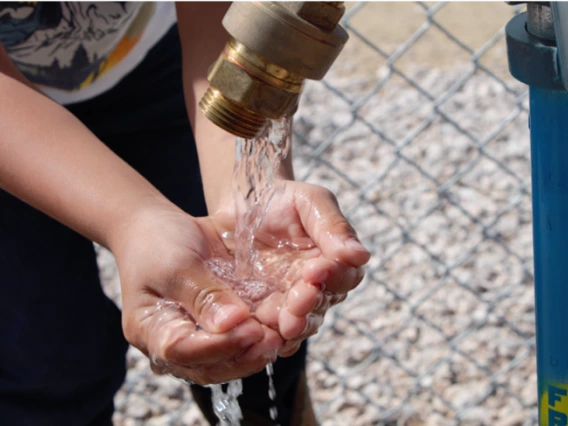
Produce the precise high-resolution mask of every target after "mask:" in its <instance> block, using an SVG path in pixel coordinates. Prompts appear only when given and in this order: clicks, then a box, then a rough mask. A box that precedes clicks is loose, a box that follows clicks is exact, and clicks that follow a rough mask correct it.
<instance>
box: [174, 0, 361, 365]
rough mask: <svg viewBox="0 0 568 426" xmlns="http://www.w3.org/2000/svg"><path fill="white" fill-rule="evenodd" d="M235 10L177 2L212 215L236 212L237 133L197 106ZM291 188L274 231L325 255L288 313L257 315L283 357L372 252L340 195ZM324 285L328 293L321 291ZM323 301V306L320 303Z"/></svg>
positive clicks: (285, 170)
mask: <svg viewBox="0 0 568 426" xmlns="http://www.w3.org/2000/svg"><path fill="white" fill-rule="evenodd" d="M228 7H229V4H228V3H199V2H187V3H185V2H182V3H178V4H177V16H178V26H179V32H180V36H181V43H182V50H183V78H184V89H185V96H186V106H187V109H188V113H189V116H190V119H191V122H192V126H193V129H194V133H195V136H196V143H197V148H198V153H199V161H200V164H201V174H202V177H203V185H204V190H205V195H206V199H207V205H208V208H209V212H210V214H211V215H215V213H216V212H218V211H223V210H225V209H230V206H231V204H232V203H234V201H233V198H232V193H231V177H232V171H233V163H234V152H235V151H234V150H235V136H232V135H230V134H228V133H227V132H225V131H223V130H221V129H220V128H218V127H217V126H216V125H215V124H213V123H212V122H210V121H209V120H208V119H207V118H206V117H205V115H204V114H202V113H201V112H200V111H199V110H198V107H197V104H198V102H199V100H200V99H201V97H202V96H203V94H204V93H205V91H206V90H207V88H208V86H209V83H208V82H207V69H208V68H209V66H210V65H211V64H212V63H213V62H214V61H215V60H216V59H217V57H218V55H219V54H220V52H221V51H222V49H223V47H224V44H225V42H226V41H227V39H228V37H229V36H228V34H227V33H226V31H225V30H224V29H223V27H222V19H223V16H224V15H225V13H226V11H227V9H228ZM251 25H252V23H251ZM279 175H280V176H279V177H280V178H282V179H285V180H293V178H294V176H293V172H292V165H291V155H289V156H288V158H287V161H286V163H285V164H283V167H282V168H281V170H280V171H279ZM286 186H287V191H286V192H285V193H286V194H289V198H286V196H284V198H279V200H278V202H280V206H278V202H277V201H275V200H273V201H272V206H273V211H277V210H279V208H281V209H282V211H285V213H284V214H283V217H281V218H280V217H277V218H276V219H277V220H276V222H277V224H276V225H275V227H274V228H273V229H274V230H275V229H278V227H280V226H282V227H288V229H282V231H283V232H287V231H288V230H290V229H296V230H301V231H299V232H304V233H305V236H309V237H310V238H311V239H312V241H313V242H314V244H315V245H316V246H317V248H318V249H319V250H321V252H322V254H321V256H319V257H318V258H315V259H311V260H310V261H308V262H305V264H304V265H305V266H304V268H303V279H302V280H300V281H299V282H297V283H296V284H295V285H294V286H293V287H292V289H291V290H290V291H289V292H288V294H287V303H286V304H284V306H283V307H282V309H280V308H281V307H280V306H276V307H274V309H267V310H265V312H267V313H268V315H266V316H263V315H262V314H261V313H259V312H257V317H258V318H259V319H260V320H261V321H262V322H263V323H264V324H267V325H270V326H271V327H272V328H274V329H277V330H278V331H279V333H280V335H281V336H282V337H283V338H284V339H285V340H286V341H287V343H286V345H285V346H284V347H283V348H281V350H280V351H279V353H280V355H282V356H287V355H291V354H292V353H293V352H294V351H295V350H297V348H298V345H299V343H300V342H301V341H302V340H303V339H305V338H306V337H308V336H309V335H311V334H314V333H315V332H316V331H317V329H318V327H319V324H320V323H321V321H322V319H323V316H324V314H325V312H326V310H327V308H328V307H329V306H331V305H332V304H334V303H337V302H339V301H341V300H343V299H344V297H345V296H346V293H347V292H348V291H349V290H350V289H352V288H353V287H355V286H356V285H357V284H358V283H359V282H360V281H361V279H362V278H363V269H362V265H363V264H365V263H366V262H367V261H368V260H369V253H368V252H367V251H366V250H365V248H364V247H363V246H361V244H360V243H359V242H358V241H357V239H356V237H355V231H354V230H353V228H352V227H351V226H350V225H349V223H348V222H347V221H346V219H345V218H344V217H343V215H342V214H341V211H340V210H339V206H338V205H337V201H336V199H335V197H334V196H333V194H331V193H330V192H329V191H327V190H325V189H324V188H321V187H318V186H315V185H308V184H301V183H296V182H287V184H286ZM271 219H272V218H268V217H267V218H265V220H264V222H265V223H270V222H271ZM278 219H279V220H278ZM288 225H289V226H288ZM321 277H325V279H324V280H323V279H322V278H321ZM304 280H305V281H304ZM314 281H315V282H314ZM312 284H315V285H312ZM323 287H325V289H326V292H325V294H321V289H322V288H323ZM317 289H319V290H317ZM316 300H318V301H319V303H317V304H316ZM307 318H309V319H310V320H309V321H308V320H307Z"/></svg>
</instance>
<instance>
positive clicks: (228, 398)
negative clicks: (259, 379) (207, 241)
mask: <svg viewBox="0 0 568 426" xmlns="http://www.w3.org/2000/svg"><path fill="white" fill-rule="evenodd" d="M290 130H291V123H290V120H289V119H285V120H281V121H273V122H272V123H271V126H270V127H269V129H268V130H267V132H266V134H265V135H264V136H262V137H259V138H256V139H249V140H245V139H241V138H238V139H237V146H236V157H235V169H234V173H233V195H234V198H235V211H236V215H237V222H236V228H235V231H234V233H233V234H230V233H227V234H226V235H223V237H224V238H226V239H227V241H228V242H230V243H229V245H232V246H233V247H234V253H233V255H234V258H233V259H230V260H228V259H221V258H214V259H211V260H210V261H209V265H208V266H209V268H210V269H211V271H212V272H213V273H214V274H215V275H217V276H218V277H219V278H220V279H222V280H223V281H225V282H227V283H228V284H229V285H230V286H231V287H232V288H233V290H235V291H236V292H237V294H238V295H239V296H240V297H241V298H242V299H243V300H244V301H245V302H246V303H247V304H248V305H249V306H250V308H251V311H252V312H254V311H255V309H256V308H257V307H258V305H259V304H260V303H261V302H262V301H263V300H264V299H266V298H267V297H268V296H269V295H270V294H272V293H273V292H275V291H280V292H282V293H284V292H285V290H286V289H285V288H284V287H283V285H282V277H283V276H285V275H286V273H287V270H288V269H289V267H290V263H289V262H287V261H286V259H285V258H286V250H284V251H282V250H279V249H285V248H286V246H287V245H289V244H288V242H287V241H271V242H270V245H271V246H272V247H274V248H276V249H277V250H276V251H274V250H260V249H259V248H258V246H259V242H258V241H257V232H258V230H259V229H260V227H261V225H262V223H263V220H264V218H265V216H266V211H267V210H268V206H269V205H270V201H271V200H272V199H273V198H274V197H275V196H278V191H279V189H278V188H276V187H275V185H274V180H275V173H276V172H277V170H278V169H279V167H280V163H281V161H282V160H283V159H285V158H286V156H287V154H288V150H289V146H288V144H289V141H290V137H289V136H290ZM265 244H266V242H263V243H262V245H265ZM266 373H267V375H268V381H269V388H268V395H269V397H270V399H271V400H272V401H275V398H276V389H275V386H274V380H273V373H274V370H273V368H272V364H269V365H267V367H266ZM224 388H225V390H224ZM211 389H212V402H213V407H214V410H215V413H216V415H217V417H218V418H219V421H220V425H221V426H239V425H240V420H241V419H242V413H241V410H240V407H239V404H238V401H237V398H238V396H239V395H240V394H241V393H242V389H243V387H242V381H241V380H234V381H231V382H230V383H228V384H226V385H212V386H211ZM269 411H270V417H271V418H272V420H273V421H274V422H277V421H278V410H277V409H276V405H273V406H272V407H270V409H269Z"/></svg>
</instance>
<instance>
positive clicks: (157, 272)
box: [0, 50, 280, 383]
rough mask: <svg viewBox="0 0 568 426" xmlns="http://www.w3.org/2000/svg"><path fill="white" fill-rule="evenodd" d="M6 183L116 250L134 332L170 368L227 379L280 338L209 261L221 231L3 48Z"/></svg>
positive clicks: (127, 323)
mask: <svg viewBox="0 0 568 426" xmlns="http://www.w3.org/2000/svg"><path fill="white" fill-rule="evenodd" d="M0 188H2V189H4V190H6V191H8V192H10V193H12V194H13V195H15V196H16V197H18V198H20V199H22V200H24V201H25V202H27V203H29V204H31V205H32V206H34V207H36V208H38V209H39V210H41V211H43V212H45V213H46V214H48V215H50V216H51V217H53V218H55V219H57V220H58V221H60V222H62V223H63V224H65V225H67V226H69V227H71V228H73V229H75V230H76V231H77V232H79V233H80V234H82V235H84V236H86V237H87V238H90V239H92V240H94V241H97V242H99V243H101V244H103V245H104V246H106V247H109V248H110V249H111V250H112V251H113V253H114V254H115V256H116V259H117V263H118V269H119V273H120V278H121V286H122V291H123V315H122V317H123V328H124V332H125V335H126V338H127V340H128V341H129V342H130V343H132V344H133V345H135V346H136V347H138V348H139V349H141V350H142V351H143V352H145V353H146V354H148V355H149V356H152V357H154V359H156V360H157V361H160V363H161V364H160V368H162V369H165V370H164V371H171V372H172V373H174V374H177V375H180V376H182V377H186V378H188V379H190V380H194V381H196V382H200V383H211V382H224V381H227V380H229V379H232V378H235V377H242V376H244V375H248V374H251V373H252V372H254V371H258V370H259V369H261V368H263V367H264V365H265V364H266V362H267V361H266V353H274V352H275V350H277V348H278V347H279V346H280V339H279V337H278V336H277V334H276V333H275V332H271V331H269V330H266V331H265V330H264V328H263V327H262V326H261V325H260V324H259V323H258V322H256V321H255V320H253V319H251V318H249V310H248V308H247V307H246V305H245V304H244V302H243V301H242V300H241V299H240V298H239V297H238V296H237V295H236V294H234V293H233V292H232V291H231V290H229V289H227V288H226V286H223V285H221V284H219V283H218V282H216V281H215V280H213V279H212V278H211V276H210V275H209V274H208V271H207V270H206V269H205V266H204V265H203V262H202V260H203V257H204V256H206V255H207V253H208V250H209V248H210V245H211V244H212V241H213V242H215V241H216V240H218V238H219V237H218V236H217V235H216V234H214V232H213V231H212V230H211V227H210V226H208V221H207V220H201V221H198V220H196V219H194V218H192V217H191V216H189V215H187V214H185V213H184V212H183V211H181V210H180V209H179V208H177V207H176V206H175V205H173V204H172V203H171V202H169V201H168V200H167V199H166V198H165V197H164V196H163V195H162V194H161V193H160V192H159V191H158V190H157V189H155V188H154V187H153V186H152V185H151V184H150V183H149V182H148V181H147V180H146V179H144V178H143V177H142V176H141V175H140V174H138V173H137V172H136V171H135V170H134V169H132V168H131V167H130V166H129V165H128V164H126V163H125V162H124V161H123V160H122V159H120V158H119V157H118V156H116V155H115V154H114V153H113V152H112V151H111V150H110V149H109V148H107V147H106V146H105V145H104V144H103V143H102V142H101V141H100V140H98V139H97V138H96V137H95V136H94V135H93V134H92V133H91V132H90V131H89V130H88V129H87V128H86V127H85V126H83V124H82V123H81V122H80V121H79V120H78V119H77V118H75V117H74V116H73V115H72V114H70V113H69V112H68V111H67V110H65V109H64V108H63V107H61V106H60V105H57V104H56V103H55V102H53V101H51V100H50V99H48V98H47V97H46V96H44V95H42V94H41V93H40V92H39V91H36V90H34V88H33V85H32V84H31V83H29V82H27V81H25V79H24V78H23V76H22V75H21V74H19V73H18V72H17V70H16V68H15V67H14V66H13V64H12V63H11V61H10V59H9V57H8V56H7V55H6V53H5V51H4V50H2V51H0ZM2 208H6V207H4V206H1V205H0V209H2ZM0 217H1V215H0ZM6 225H9V224H6ZM38 238H42V236H41V235H38ZM32 267H33V266H32ZM163 299H168V300H170V301H172V302H175V304H174V305H169V306H171V308H168V309H170V310H171V312H169V313H168V311H167V309H166V308H163V309H161V310H160V309H158V308H157V306H158V305H157V304H158V303H161V301H162V300H163ZM175 306H180V307H183V309H184V310H185V311H186V312H187V313H188V314H189V315H190V316H191V317H192V318H194V319H195V320H196V321H198V322H199V324H200V325H201V327H202V328H201V329H200V330H196V328H195V325H194V324H193V323H192V322H190V321H187V317H186V316H185V315H183V314H181V313H180V311H179V309H177V308H174V307H175ZM168 315H169V316H168ZM166 316H168V319H169V321H164V318H166ZM228 330H229V331H228ZM228 360H231V361H232V363H231V362H229V361H228ZM195 365H198V366H199V368H197V369H190V368H186V366H195Z"/></svg>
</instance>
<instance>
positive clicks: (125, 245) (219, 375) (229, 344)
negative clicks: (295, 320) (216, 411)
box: [112, 203, 282, 384]
mask: <svg viewBox="0 0 568 426" xmlns="http://www.w3.org/2000/svg"><path fill="white" fill-rule="evenodd" d="M163 204H164V205H163V206H160V207H153V208H151V209H146V210H145V211H143V212H141V213H140V214H138V216H137V218H135V219H134V220H133V221H132V222H131V223H130V224H129V225H128V226H127V227H126V228H125V229H123V230H122V234H121V236H120V237H119V239H118V240H117V241H116V243H115V244H114V246H113V247H112V249H113V252H114V254H115V256H116V260H117V264H118V269H119V273H120V279H121V283H122V291H123V294H122V300H123V302H122V303H123V314H122V315H123V328H124V333H125V336H126V338H127V340H128V341H129V342H130V343H131V344H132V345H134V346H135V347H137V348H138V349H140V350H141V351H142V352H144V353H145V354H146V355H147V356H149V357H150V358H151V360H152V365H153V368H154V370H155V371H158V372H161V373H170V374H173V375H175V376H177V377H180V378H184V379H187V380H190V381H192V382H195V383H198V384H211V383H221V382H226V381H228V380H231V379H236V378H240V377H245V376H248V375H251V374H253V373H255V372H257V371H260V370H261V369H262V368H264V366H265V365H266V364H267V363H269V362H272V361H274V360H275V358H276V354H277V352H278V351H279V350H280V349H281V346H282V340H281V338H280V336H279V335H278V333H277V332H275V331H274V330H271V329H270V328H268V327H266V326H264V325H262V324H261V323H259V322H258V321H257V320H256V319H253V318H251V317H250V312H249V308H248V307H247V305H246V304H245V303H244V302H243V301H242V300H241V299H240V298H239V297H238V296H236V295H235V294H234V293H233V291H232V290H231V289H230V288H229V287H228V286H226V285H224V284H222V283H219V282H218V281H217V280H216V279H215V277H214V276H213V275H211V274H210V273H209V271H208V270H207V268H206V267H205V266H204V264H203V262H204V260H206V259H207V258H209V257H210V256H211V253H212V252H213V251H214V250H217V249H218V248H221V249H224V246H223V245H222V242H221V240H220V238H219V236H218V233H217V232H216V229H215V228H214V226H213V224H212V222H211V221H210V220H209V219H208V218H204V219H195V218H193V217H191V216H189V215H187V214H185V213H183V212H182V211H180V210H179V209H177V208H175V207H174V206H172V205H169V204H165V203H163ZM196 324H198V325H196Z"/></svg>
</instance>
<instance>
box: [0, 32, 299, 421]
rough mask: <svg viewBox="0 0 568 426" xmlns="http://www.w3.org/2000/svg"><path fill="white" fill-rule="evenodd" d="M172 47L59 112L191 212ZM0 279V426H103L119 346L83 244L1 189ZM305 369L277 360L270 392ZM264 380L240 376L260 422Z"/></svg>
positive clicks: (170, 41)
mask: <svg viewBox="0 0 568 426" xmlns="http://www.w3.org/2000/svg"><path fill="white" fill-rule="evenodd" d="M180 52H181V50H180V44H179V36H178V33H177V28H176V27H173V28H172V29H171V30H170V31H169V32H168V34H167V35H166V36H165V37H164V38H163V39H162V40H161V41H160V42H159V43H158V44H157V45H156V46H155V47H154V48H153V49H152V50H151V51H150V52H149V53H148V55H147V57H146V58H145V59H144V61H143V62H142V63H141V64H140V65H139V66H138V67H137V68H136V69H135V70H133V71H132V72H131V73H130V74H128V75H127V76H126V77H125V78H124V79H123V80H122V81H121V82H120V83H119V84H118V85H117V86H116V87H114V88H113V89H111V90H110V91H108V92H106V93H104V94H102V95H100V96H97V97H96V98H93V99H91V100H88V101H85V102H81V103H78V104H74V105H71V106H68V108H67V109H68V110H69V111H71V112H72V113H73V114H74V115H75V116H77V117H78V118H79V119H80V120H81V121H82V122H83V123H84V124H85V125H86V126H87V127H88V128H89V129H90V130H91V131H92V132H93V133H94V134H95V135H97V136H98V137H99V138H100V139H101V140H102V141H103V142H104V143H105V144H107V145H108V146H109V147H110V148H111V149H112V150H113V151H114V152H115V153H116V154H118V155H119V156H120V157H122V158H123V159H124V160H125V161H126V162H128V163H129V164H130V165H131V166H132V167H134V168H135V169H136V170H138V172H140V173H141V174H142V175H143V176H145V177H146V178H147V179H148V180H149V181H150V182H151V183H152V184H153V185H154V186H156V187H157V188H158V189H159V190H160V191H161V192H162V193H163V194H164V195H165V196H166V197H167V198H168V199H170V200H171V201H172V202H173V203H175V204H177V205H178V206H179V207H180V208H182V209H183V210H185V211H186V212H188V213H190V214H192V215H194V216H202V215H206V214H207V210H206V206H205V200H204V196H203V191H202V185H201V177H200V173H199V165H198V161H197V153H196V149H195V142H194V140H193V134H192V131H191V127H190V124H189V120H188V118H187V113H186V109H185V102H184V97H183V89H182V78H181V53H180ZM77 143H81V141H77ZM0 283H1V289H2V293H1V296H0V419H1V420H0V423H1V424H5V425H10V426H19V425H30V426H42V425H46V426H48V425H49V426H53V425H58V426H67V425H69V426H81V425H106V424H110V423H109V422H110V416H111V415H112V407H113V406H112V400H113V397H114V394H115V392H116V391H117V390H118V388H119V387H120V386H121V384H122V381H123V380H124V376H125V359H124V355H125V352H126V349H127V343H126V341H125V340H124V337H123V334H122V328H121V322H120V312H119V310H118V309H117V307H116V306H115V305H114V304H113V303H112V302H111V301H110V300H109V299H108V298H107V297H106V296H105V295H104V294H103V292H102V290H101V285H100V281H99V274H98V269H97V264H96V256H95V252H94V249H93V245H92V243H91V242H90V241H89V240H87V239H85V238H83V237H82V236H80V235H78V234H77V233H75V232H73V231H72V230H70V229H68V228H67V227H65V226H63V225H61V224H59V223H57V222H56V221H54V220H52V219H50V218H49V217H47V216H45V215H44V214H42V213H40V212H38V211H37V210H35V209H33V208H32V207H29V206H28V205H26V204H24V203H23V202H21V201H19V200H18V199H16V198H14V197H13V196H11V195H9V194H7V193H6V192H3V191H1V190H0ZM304 362H305V347H304V348H303V349H302V350H301V351H300V352H299V353H298V354H297V355H296V356H294V357H292V358H289V359H286V360H281V361H279V362H278V365H277V366H276V377H275V384H276V387H277V394H279V395H287V394H289V390H290V388H291V387H292V386H293V384H294V382H295V378H296V377H297V375H298V373H299V371H300V370H301V369H303V367H304ZM265 382H266V377H265V375H259V376H257V377H256V378H254V377H253V378H250V379H247V380H246V381H245V394H244V396H243V397H242V399H241V403H242V405H243V407H249V408H250V409H253V410H255V411H257V412H259V413H260V412H261V413H262V415H263V416H264V417H267V416H268V408H269V407H270V401H269V400H268V387H267V386H268V385H267V384H266V386H265V385H264V383H265ZM278 405H279V409H280V413H281V419H280V422H281V424H286V418H287V416H288V414H287V407H286V406H285V404H284V402H283V401H281V403H280V404H278Z"/></svg>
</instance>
